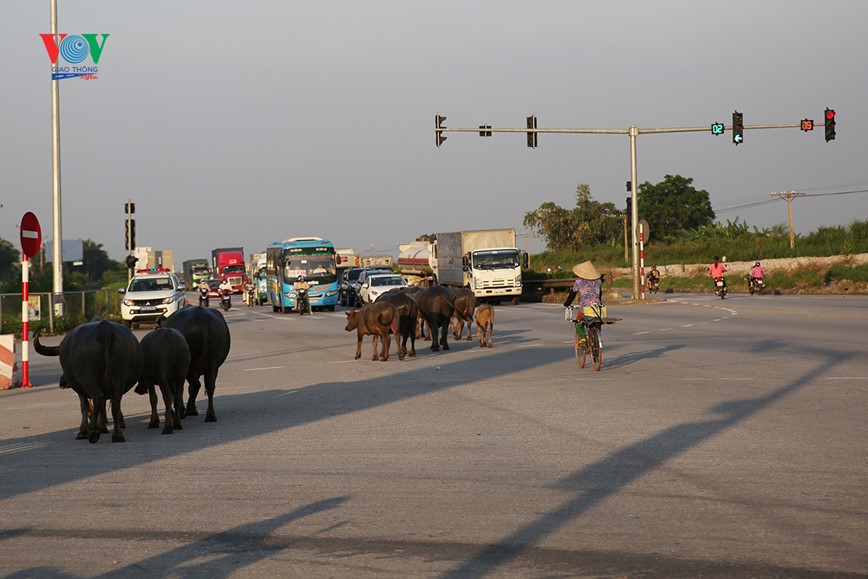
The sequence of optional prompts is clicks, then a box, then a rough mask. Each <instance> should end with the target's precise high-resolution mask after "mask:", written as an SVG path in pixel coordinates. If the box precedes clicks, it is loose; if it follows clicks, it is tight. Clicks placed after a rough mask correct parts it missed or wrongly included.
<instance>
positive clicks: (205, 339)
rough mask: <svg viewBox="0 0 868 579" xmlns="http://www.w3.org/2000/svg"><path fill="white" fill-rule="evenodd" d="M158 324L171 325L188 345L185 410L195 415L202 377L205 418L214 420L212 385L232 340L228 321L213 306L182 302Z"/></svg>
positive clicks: (210, 420) (209, 420)
mask: <svg viewBox="0 0 868 579" xmlns="http://www.w3.org/2000/svg"><path fill="white" fill-rule="evenodd" d="M160 324H161V326H164V327H167V328H174V329H176V330H178V331H179V332H181V334H183V335H184V338H185V339H186V340H187V346H188V347H189V348H190V367H189V368H188V370H187V382H188V383H189V384H190V386H189V388H188V392H189V398H188V399H187V410H186V414H188V415H190V416H197V415H198V414H199V412H198V411H197V410H196V396H198V394H199V388H200V385H199V376H203V377H204V379H205V391H206V392H207V393H208V411H207V412H206V413H205V422H216V421H217V414H216V413H215V412H214V387H215V386H216V385H217V370H218V369H219V368H220V365H221V364H223V362H224V361H226V357H227V356H228V355H229V347H230V345H231V340H230V339H229V325H228V324H227V323H226V320H225V319H224V318H223V314H221V313H220V311H219V310H216V309H214V308H203V307H202V306H192V305H191V306H185V307H183V308H181V309H180V310H178V311H177V312H175V313H174V314H172V315H171V316H169V317H168V318H166V319H165V320H162V321H161V322H160Z"/></svg>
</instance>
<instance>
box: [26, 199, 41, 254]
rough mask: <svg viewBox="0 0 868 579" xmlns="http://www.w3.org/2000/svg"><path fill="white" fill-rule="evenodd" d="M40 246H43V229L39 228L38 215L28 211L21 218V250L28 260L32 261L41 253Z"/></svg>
mask: <svg viewBox="0 0 868 579" xmlns="http://www.w3.org/2000/svg"><path fill="white" fill-rule="evenodd" d="M40 245H42V229H41V228H40V227H39V220H38V219H37V218H36V215H34V214H33V213H31V212H30V211H28V212H27V213H25V214H24V217H22V218H21V250H22V251H23V252H24V255H25V256H26V257H27V259H30V258H31V257H33V256H34V255H36V254H37V253H38V252H39V246H40Z"/></svg>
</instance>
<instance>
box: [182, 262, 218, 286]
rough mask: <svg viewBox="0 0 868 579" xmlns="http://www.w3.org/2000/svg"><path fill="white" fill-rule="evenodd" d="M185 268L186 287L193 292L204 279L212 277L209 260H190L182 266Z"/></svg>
mask: <svg viewBox="0 0 868 579" xmlns="http://www.w3.org/2000/svg"><path fill="white" fill-rule="evenodd" d="M182 266H183V268H184V285H186V286H187V289H188V290H190V291H193V290H195V289H196V286H198V285H199V282H201V281H202V280H203V279H208V278H209V277H210V276H211V268H209V267H208V260H207V259H188V260H187V261H185V262H184V263H183V264H182Z"/></svg>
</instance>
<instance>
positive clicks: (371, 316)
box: [345, 301, 404, 362]
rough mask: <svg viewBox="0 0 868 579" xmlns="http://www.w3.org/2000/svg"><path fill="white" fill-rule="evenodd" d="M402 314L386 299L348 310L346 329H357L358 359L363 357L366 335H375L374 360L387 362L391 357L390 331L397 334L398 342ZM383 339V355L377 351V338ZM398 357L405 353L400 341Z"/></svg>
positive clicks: (400, 358) (350, 330) (402, 357)
mask: <svg viewBox="0 0 868 579" xmlns="http://www.w3.org/2000/svg"><path fill="white" fill-rule="evenodd" d="M400 320H401V316H400V315H399V314H398V308H396V307H395V306H394V305H393V304H391V303H389V302H386V301H378V302H374V303H372V304H368V305H366V306H365V307H363V308H362V309H360V310H359V311H356V310H350V311H348V312H347V327H346V328H345V329H346V331H348V332H352V331H353V330H356V335H357V337H358V341H357V342H356V357H355V359H356V360H358V359H359V358H361V357H362V340H364V339H365V336H367V335H371V336H373V342H374V357H373V358H372V359H373V361H374V362H376V361H377V360H378V359H379V360H382V361H383V362H386V361H387V360H388V359H389V341H390V339H391V338H389V331H390V330H391V332H392V333H393V334H394V335H395V342H398V335H399V333H400V325H399V324H400ZM378 339H379V340H381V341H382V355H379V354H378V353H377V340H378ZM398 359H399V360H403V359H404V353H403V351H402V350H401V344H400V343H398Z"/></svg>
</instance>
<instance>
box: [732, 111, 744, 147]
mask: <svg viewBox="0 0 868 579" xmlns="http://www.w3.org/2000/svg"><path fill="white" fill-rule="evenodd" d="M732 142H733V143H735V144H736V145H738V144H740V143H743V142H744V119H743V115H742V114H741V113H740V112H738V111H734V112H733V113H732Z"/></svg>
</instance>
